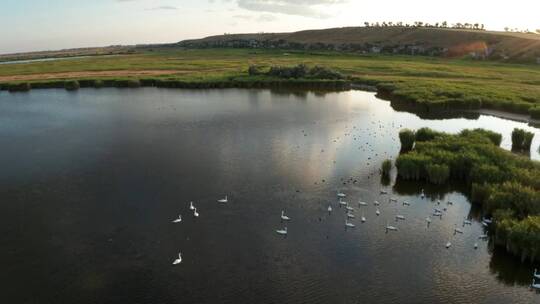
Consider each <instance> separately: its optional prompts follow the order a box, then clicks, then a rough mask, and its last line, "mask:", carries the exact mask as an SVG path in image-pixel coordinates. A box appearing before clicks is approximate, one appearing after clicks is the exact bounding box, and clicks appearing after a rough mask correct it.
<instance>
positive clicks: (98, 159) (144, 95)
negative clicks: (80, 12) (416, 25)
mask: <svg viewBox="0 0 540 304" xmlns="http://www.w3.org/2000/svg"><path fill="white" fill-rule="evenodd" d="M424 126H427V127H431V128H434V129H436V130H441V131H448V132H458V131H459V130H461V129H464V128H479V127H481V128H487V129H489V130H493V131H497V132H500V133H502V134H503V144H502V146H503V147H504V148H506V149H509V148H510V146H511V139H510V133H511V131H512V129H513V128H514V127H520V128H525V129H527V130H531V131H533V132H535V133H536V136H535V140H534V142H533V148H532V152H531V157H532V158H534V159H540V155H539V154H538V146H539V144H540V130H539V129H537V128H533V127H530V126H527V125H526V124H524V123H520V122H514V121H510V120H504V119H501V118H496V117H491V116H485V115H477V117H475V118H474V119H465V118H456V119H441V120H424V119H420V118H419V117H418V116H416V115H414V114H410V113H405V112H396V111H394V110H393V109H392V108H391V106H390V103H389V102H386V101H383V100H380V99H378V98H376V97H375V94H374V93H367V92H361V91H347V92H340V93H318V94H316V93H306V92H279V91H270V90H237V89H227V90H168V89H156V88H141V89H114V88H111V89H81V90H79V91H77V92H67V91H65V90H54V89H51V90H33V91H31V92H29V93H17V94H10V93H7V92H0V146H1V147H2V153H0V168H1V170H2V174H0V197H1V201H0V213H1V214H2V215H3V220H2V222H3V223H2V225H1V227H2V232H3V233H2V238H0V240H1V249H2V250H0V260H1V261H2V264H1V265H2V272H0V285H1V286H3V292H2V294H1V295H0V299H2V303H55V304H58V303H504V304H508V303H532V302H533V301H539V300H540V295H537V294H535V293H533V292H531V291H530V290H529V288H528V284H530V281H531V278H532V276H531V274H532V271H533V269H534V265H529V264H521V263H520V262H519V260H516V259H515V258H513V257H510V256H508V255H507V254H505V253H504V252H501V251H500V250H498V249H494V248H493V246H492V244H491V242H488V241H481V240H478V236H479V235H481V234H483V233H484V230H483V227H482V225H481V223H480V220H481V217H482V214H481V210H479V208H478V207H477V206H471V204H470V203H469V201H468V198H467V197H466V195H465V194H464V192H463V186H462V185H448V186H444V187H434V186H429V185H425V184H419V183H405V182H398V183H397V184H395V182H394V181H393V180H392V182H391V185H388V186H386V185H384V181H381V177H380V175H379V169H380V167H381V163H382V161H383V160H384V159H386V158H391V159H395V158H396V157H397V155H398V152H399V148H400V144H399V139H398V132H399V130H400V129H401V128H404V127H407V128H412V129H417V128H420V127H424ZM393 171H394V172H393V175H395V169H394V170H393ZM422 188H424V189H425V191H426V198H421V197H420V191H421V189H422ZM382 189H384V190H386V191H388V192H389V193H388V195H384V194H380V190H382ZM337 191H342V192H344V193H345V194H346V195H347V197H346V198H345V200H346V201H348V202H350V204H351V206H353V207H354V209H355V212H354V214H355V217H356V218H354V219H351V220H350V222H351V223H354V224H355V225H356V227H355V228H349V229H345V218H346V215H345V211H344V210H345V208H344V207H340V205H339V204H338V199H337V196H336V193H337ZM225 195H227V196H228V202H227V203H226V204H220V203H218V202H217V200H218V199H220V198H222V197H224V196H225ZM393 197H395V198H397V200H398V201H397V203H396V202H391V201H390V200H389V198H393ZM439 199H440V200H441V204H440V205H438V204H437V200H439ZM359 200H362V201H365V202H367V203H368V205H367V206H363V207H360V206H359V205H358V201H359ZM375 200H377V201H379V202H380V203H381V204H380V206H374V204H373V202H374V201H375ZM449 200H450V201H453V205H447V204H446V202H447V201H449ZM190 201H193V203H194V205H195V206H196V207H197V212H198V213H199V214H200V216H199V217H198V218H195V217H193V212H192V211H191V210H189V208H188V207H189V202H190ZM403 201H408V202H409V203H410V206H406V205H403V204H402V202H403ZM329 205H331V207H332V208H333V211H332V212H331V213H329V212H327V208H328V206H329ZM377 208H378V209H379V210H380V216H377V215H376V214H375V212H376V209H377ZM433 208H441V209H442V208H447V210H446V211H445V212H444V216H443V217H442V218H441V219H438V218H433V222H432V223H431V225H429V226H428V225H427V224H426V221H425V218H426V216H428V215H429V214H431V212H432V211H433ZM281 210H284V211H285V213H286V215H287V216H289V217H290V218H291V221H290V222H288V223H283V222H281V219H280V214H281ZM179 214H181V215H182V222H181V223H177V224H174V223H172V220H174V219H175V218H176V217H178V215H179ZM397 214H401V215H403V216H404V217H405V218H406V219H405V220H404V221H399V222H396V221H395V216H396V215H397ZM362 215H363V216H365V217H366V222H365V223H362V222H361V221H360V217H361V216H362ZM464 218H471V219H472V225H470V226H469V225H466V226H462V222H463V219H464ZM388 223H389V224H391V225H395V226H397V227H398V229H399V230H398V231H390V232H388V233H386V231H385V227H386V225H387V224H388ZM285 226H287V228H288V235H287V236H286V237H283V236H280V235H278V234H277V233H276V232H275V230H277V229H282V228H283V227H285ZM455 227H459V228H461V229H463V232H464V233H463V234H457V235H454V234H453V231H454V228H455ZM448 241H451V242H452V247H450V248H448V249H447V248H445V244H446V243H447V242H448ZM475 242H478V249H474V247H473V244H474V243H475ZM178 252H182V259H183V260H182V263H181V264H179V265H175V266H173V265H172V262H173V260H174V259H175V258H176V257H177V254H178Z"/></svg>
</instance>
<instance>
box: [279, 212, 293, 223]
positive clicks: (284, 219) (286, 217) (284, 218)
mask: <svg viewBox="0 0 540 304" xmlns="http://www.w3.org/2000/svg"><path fill="white" fill-rule="evenodd" d="M281 220H282V221H290V220H291V218H290V217H288V216H286V215H285V211H283V210H281Z"/></svg>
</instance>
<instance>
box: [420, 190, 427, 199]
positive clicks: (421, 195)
mask: <svg viewBox="0 0 540 304" xmlns="http://www.w3.org/2000/svg"><path fill="white" fill-rule="evenodd" d="M425 196H426V195H425V194H424V189H422V193H421V194H420V197H421V198H424V197H425Z"/></svg>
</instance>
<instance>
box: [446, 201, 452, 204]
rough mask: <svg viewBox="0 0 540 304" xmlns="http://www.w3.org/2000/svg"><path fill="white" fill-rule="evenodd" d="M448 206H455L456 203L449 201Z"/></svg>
mask: <svg viewBox="0 0 540 304" xmlns="http://www.w3.org/2000/svg"><path fill="white" fill-rule="evenodd" d="M446 204H448V205H453V204H454V202H452V201H448V202H446Z"/></svg>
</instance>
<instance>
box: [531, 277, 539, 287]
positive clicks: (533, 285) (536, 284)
mask: <svg viewBox="0 0 540 304" xmlns="http://www.w3.org/2000/svg"><path fill="white" fill-rule="evenodd" d="M531 288H533V289H540V284H538V283H535V282H534V279H533V280H532V284H531Z"/></svg>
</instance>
